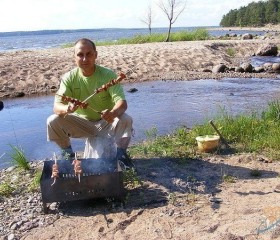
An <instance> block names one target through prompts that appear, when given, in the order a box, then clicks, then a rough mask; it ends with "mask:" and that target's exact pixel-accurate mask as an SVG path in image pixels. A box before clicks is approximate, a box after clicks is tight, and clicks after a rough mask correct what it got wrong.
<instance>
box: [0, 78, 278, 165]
mask: <svg viewBox="0 0 280 240" xmlns="http://www.w3.org/2000/svg"><path fill="white" fill-rule="evenodd" d="M124 88H125V90H126V91H127V90H129V89H131V88H137V89H138V91H137V92H134V93H129V92H127V93H126V95H127V100H128V103H129V108H128V113H129V114H130V115H131V116H133V118H134V128H135V136H134V138H133V140H132V143H137V142H139V141H141V140H143V139H145V131H146V130H148V129H151V128H152V127H156V128H157V129H158V132H159V134H167V133H169V132H171V131H172V130H174V129H175V128H177V127H178V126H183V125H184V126H187V127H192V126H193V125H194V124H199V123H202V122H203V121H205V120H207V119H210V118H212V117H214V116H216V115H217V113H218V112H219V111H220V109H221V108H224V109H225V110H227V111H228V112H229V113H230V114H232V115H234V114H239V113H241V112H248V111H256V110H260V109H262V108H263V107H265V106H266V105H267V103H268V102H270V101H272V100H274V99H277V98H278V97H279V96H280V95H279V93H280V90H279V89H280V81H279V80H272V79H223V80H197V81H154V82H145V83H133V84H125V85H124ZM4 104H5V108H4V109H3V110H2V111H1V112H0V120H1V124H0V138H1V145H0V157H1V156H2V154H4V153H6V154H5V155H4V156H2V157H1V159H0V168H3V167H6V166H8V165H10V163H9V160H8V159H9V157H8V155H9V152H10V151H11V147H10V146H9V144H12V145H17V146H21V147H22V148H23V149H24V151H25V154H26V155H27V157H28V158H30V159H32V160H34V159H44V158H46V157H51V156H52V155H53V152H54V151H56V152H58V151H59V149H58V148H57V147H56V145H55V144H53V143H50V142H47V141H46V119H47V117H48V116H49V115H50V114H52V105H53V96H44V97H36V98H22V99H10V100H5V101H4ZM73 148H74V150H79V151H80V150H83V148H84V141H83V140H75V141H74V142H73Z"/></svg>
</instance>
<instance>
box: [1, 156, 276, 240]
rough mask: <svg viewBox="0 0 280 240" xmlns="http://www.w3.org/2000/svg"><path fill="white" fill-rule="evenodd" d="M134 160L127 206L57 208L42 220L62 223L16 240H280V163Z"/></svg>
mask: <svg viewBox="0 0 280 240" xmlns="http://www.w3.org/2000/svg"><path fill="white" fill-rule="evenodd" d="M133 161H135V163H136V165H137V169H138V177H139V179H141V182H142V185H139V186H137V187H134V188H131V189H127V192H126V193H127V194H126V198H125V201H124V202H116V201H113V200H112V199H100V200H96V199H95V200H86V201H74V202H65V203H60V204H58V205H57V208H56V209H55V210H54V211H53V212H50V213H49V214H47V215H42V216H44V218H53V219H57V220H53V221H52V223H51V224H49V225H44V226H40V225H39V226H38V227H36V228H33V229H30V230H28V231H25V232H22V233H21V234H20V233H19V232H18V233H17V234H19V236H21V239H25V240H27V239H141V240H142V239H278V238H280V227H279V219H280V210H279V209H280V204H279V194H280V193H278V192H277V191H275V188H276V186H277V185H279V184H280V181H279V172H280V165H279V163H278V162H271V161H269V160H268V159H266V158H264V157H262V156H257V155H251V154H239V155H224V156H221V155H204V156H202V157H201V158H197V159H188V160H185V161H182V160H177V159H167V158H166V159H163V158H158V159H133ZM54 216H57V217H54ZM277 221H278V222H277ZM273 224H274V225H273ZM16 236H17V235H16ZM3 239H4V238H3Z"/></svg>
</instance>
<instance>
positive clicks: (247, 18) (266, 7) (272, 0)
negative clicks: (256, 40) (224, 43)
mask: <svg viewBox="0 0 280 240" xmlns="http://www.w3.org/2000/svg"><path fill="white" fill-rule="evenodd" d="M278 23H280V0H268V1H259V2H252V3H249V4H248V5H247V6H246V7H245V6H244V7H240V8H239V9H234V10H230V11H229V12H228V13H227V14H225V15H223V17H222V20H221V22H220V26H221V27H246V26H247V27H249V26H251V27H260V26H264V25H266V24H278Z"/></svg>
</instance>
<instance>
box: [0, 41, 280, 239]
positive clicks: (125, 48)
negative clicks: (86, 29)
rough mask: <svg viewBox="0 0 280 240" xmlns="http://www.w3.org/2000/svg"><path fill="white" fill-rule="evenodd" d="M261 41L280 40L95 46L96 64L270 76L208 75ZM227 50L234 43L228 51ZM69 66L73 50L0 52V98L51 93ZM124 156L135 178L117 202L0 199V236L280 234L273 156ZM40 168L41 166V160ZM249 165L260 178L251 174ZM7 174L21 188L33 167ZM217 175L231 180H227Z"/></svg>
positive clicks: (170, 75)
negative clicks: (181, 159) (45, 204)
mask: <svg viewBox="0 0 280 240" xmlns="http://www.w3.org/2000/svg"><path fill="white" fill-rule="evenodd" d="M267 43H273V44H276V45H278V46H279V44H280V39H279V38H269V39H264V40H263V39H253V40H209V41H195V42H176V43H151V44H138V45H120V46H102V47H98V53H99V59H98V62H99V63H100V64H101V65H104V66H106V67H109V68H112V69H113V70H115V71H116V72H123V73H125V74H127V78H126V79H125V80H124V83H123V84H125V82H128V81H129V82H136V81H139V82H140V81H152V80H156V79H157V80H164V79H174V80H195V79H206V78H215V79H219V78H223V77H246V78H251V77H259V78H277V75H276V74H273V73H267V72H266V73H237V72H230V73H212V72H211V70H212V68H213V66H215V65H217V64H220V63H224V64H225V65H227V66H229V67H237V66H239V65H240V64H242V63H244V62H247V61H249V60H250V57H251V56H252V55H253V54H254V53H255V52H256V50H257V49H258V48H259V47H260V46H262V45H264V44H267ZM228 49H234V52H235V54H234V56H229V55H228V53H227V50H228ZM74 66H75V63H74V61H73V49H72V48H67V49H48V50H36V51H16V52H9V53H1V54H0V69H1V70H0V88H1V89H0V98H2V99H4V98H9V97H16V96H23V95H24V94H26V95H28V94H33V95H36V94H50V93H52V92H54V91H56V89H57V87H58V85H59V79H60V77H61V76H62V74H64V73H65V72H67V71H68V70H70V69H72V68H73V67H74ZM128 72H129V73H128ZM132 158H133V161H135V164H136V166H137V169H138V177H139V179H141V181H142V183H143V184H142V185H141V186H138V187H135V188H133V189H130V190H129V191H128V195H127V198H126V205H125V207H124V206H123V205H118V204H115V203H114V202H111V201H109V200H108V201H107V202H106V201H105V202H98V201H90V202H86V203H81V202H78V203H67V204H64V206H59V205H57V204H52V206H51V210H50V213H49V214H47V215H46V214H44V213H43V212H42V201H41V194H40V190H38V191H37V192H34V193H30V192H24V193H23V194H21V195H15V196H13V197H12V198H10V199H4V198H3V199H1V198H0V219H1V224H2V225H1V224H0V239H1V240H6V239H25V240H27V239H28V240H29V239H30V240H32V239H42V240H43V239H45V240H47V239H59V240H61V239H65V240H66V239H83V240H86V239H88V240H89V239H122V240H124V239H127V240H130V239H131V240H136V239H139V240H146V239H147V240H148V239H149V240H151V239H182V240H185V239H191V240H197V239H198V240H204V239H205V240H206V239H207V240H210V239H212V240H235V239H236V240H237V239H239V240H241V239H246V240H253V239H261V240H268V239H280V227H279V223H278V224H277V225H273V224H274V223H275V222H277V221H278V220H279V219H280V205H279V197H280V195H279V194H280V193H279V192H280V189H279V192H277V191H275V188H276V186H277V185H279V184H280V181H279V173H280V165H279V162H272V161H270V159H268V158H267V157H265V156H261V155H257V154H236V155H234V154H233V155H231V154H229V155H223V156H222V155H215V154H213V155H202V157H201V158H198V159H194V160H190V161H189V162H188V163H186V164H184V165H182V164H180V163H178V162H176V160H175V159H166V158H164V159H143V158H141V159H140V158H137V156H132ZM35 165H36V164H35ZM38 165H39V167H42V162H41V163H39V164H38ZM37 167H38V166H37ZM256 170H257V171H258V173H260V175H258V176H257V175H254V174H253V173H254V171H256ZM14 172H15V171H14V170H11V171H1V172H0V179H1V181H2V180H3V179H5V181H9V180H11V181H12V180H13V181H14V182H17V181H18V182H21V188H23V189H24V187H26V186H25V185H24V184H26V182H28V181H29V182H31V181H32V178H30V174H31V173H30V174H29V176H27V174H22V175H20V176H18V177H17V178H15V177H14ZM225 175H229V176H234V178H233V179H232V181H225V180H224V179H223V176H225ZM190 178H191V179H192V180H190ZM7 179H9V180H7ZM22 179H24V180H22ZM279 188H280V187H279ZM271 226H272V227H271Z"/></svg>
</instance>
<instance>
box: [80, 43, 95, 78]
mask: <svg viewBox="0 0 280 240" xmlns="http://www.w3.org/2000/svg"><path fill="white" fill-rule="evenodd" d="M96 58H97V51H96V50H94V48H93V46H92V45H91V44H90V43H89V42H81V43H77V45H76V46H75V61H76V64H77V65H78V67H80V68H81V69H82V71H83V72H85V73H89V72H91V71H93V70H94V66H95V60H96Z"/></svg>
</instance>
